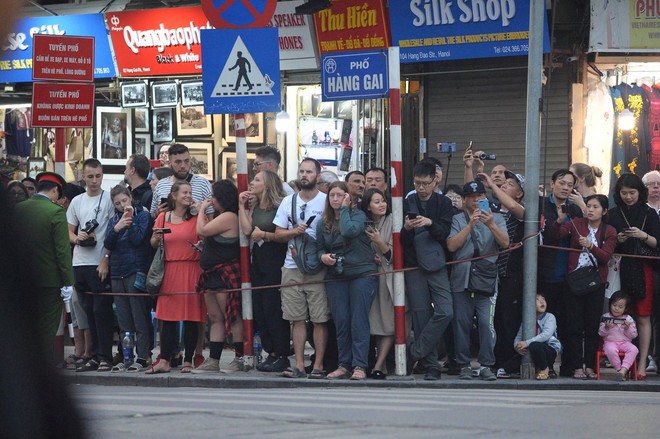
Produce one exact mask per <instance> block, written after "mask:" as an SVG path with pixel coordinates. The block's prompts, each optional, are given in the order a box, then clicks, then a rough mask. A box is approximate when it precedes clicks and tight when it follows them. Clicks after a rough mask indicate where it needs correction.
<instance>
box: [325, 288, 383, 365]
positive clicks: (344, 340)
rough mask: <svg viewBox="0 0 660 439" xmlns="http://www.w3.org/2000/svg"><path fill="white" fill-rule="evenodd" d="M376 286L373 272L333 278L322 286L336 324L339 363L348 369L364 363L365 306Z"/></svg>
mask: <svg viewBox="0 0 660 439" xmlns="http://www.w3.org/2000/svg"><path fill="white" fill-rule="evenodd" d="M377 288H378V279H377V278H376V277H375V276H369V277H358V278H355V279H350V280H333V281H330V282H328V283H327V284H326V286H325V291H326V294H327V296H328V305H329V306H330V311H331V312H332V318H333V320H334V322H335V326H336V328H337V348H338V350H339V361H338V363H339V366H343V367H345V368H347V369H349V368H351V367H363V368H366V367H367V365H368V360H367V357H368V353H369V310H370V309H371V303H372V302H373V300H374V297H376V289H377Z"/></svg>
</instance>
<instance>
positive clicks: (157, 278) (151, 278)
mask: <svg viewBox="0 0 660 439" xmlns="http://www.w3.org/2000/svg"><path fill="white" fill-rule="evenodd" d="M161 227H162V228H164V227H165V215H163V224H162V225H161ZM164 276H165V235H163V238H162V239H161V240H160V242H159V243H158V248H157V249H156V254H155V255H154V259H153V260H152V261H151V266H150V267H149V272H148V273H147V281H146V285H147V292H148V293H149V294H153V295H156V294H158V293H159V292H160V286H161V285H162V284H163V277H164Z"/></svg>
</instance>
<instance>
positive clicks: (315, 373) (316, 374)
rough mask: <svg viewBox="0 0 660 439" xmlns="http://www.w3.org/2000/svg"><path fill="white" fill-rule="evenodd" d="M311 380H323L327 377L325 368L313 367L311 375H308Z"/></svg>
mask: <svg viewBox="0 0 660 439" xmlns="http://www.w3.org/2000/svg"><path fill="white" fill-rule="evenodd" d="M307 378H309V379H310V380H322V379H323V378H325V370H321V369H312V371H311V372H310V374H309V376H308V377H307Z"/></svg>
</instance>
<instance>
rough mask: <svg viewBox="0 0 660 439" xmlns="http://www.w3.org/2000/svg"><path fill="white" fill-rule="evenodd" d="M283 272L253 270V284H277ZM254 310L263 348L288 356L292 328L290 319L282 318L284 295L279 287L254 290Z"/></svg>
mask: <svg viewBox="0 0 660 439" xmlns="http://www.w3.org/2000/svg"><path fill="white" fill-rule="evenodd" d="M281 280H282V272H281V271H280V270H278V271H277V272H276V273H263V272H260V271H259V270H252V285H253V286H255V287H258V286H262V285H277V284H279V283H280V282H281ZM252 311H253V313H254V320H255V322H256V324H257V327H258V328H259V330H260V331H261V343H262V345H263V349H264V350H265V351H266V352H268V353H270V354H273V355H277V356H282V355H284V356H288V355H289V351H290V349H291V347H290V344H289V340H291V329H290V324H289V321H288V320H284V319H283V318H282V296H281V294H280V289H279V288H267V289H263V290H254V291H252Z"/></svg>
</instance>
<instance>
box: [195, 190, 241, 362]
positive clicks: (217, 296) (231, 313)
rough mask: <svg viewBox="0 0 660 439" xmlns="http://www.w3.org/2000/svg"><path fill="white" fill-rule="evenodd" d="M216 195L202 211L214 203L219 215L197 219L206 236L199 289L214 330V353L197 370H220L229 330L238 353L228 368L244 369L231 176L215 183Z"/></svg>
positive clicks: (235, 202)
mask: <svg viewBox="0 0 660 439" xmlns="http://www.w3.org/2000/svg"><path fill="white" fill-rule="evenodd" d="M211 190H212V194H213V195H212V198H211V199H210V200H204V201H202V204H201V205H200V212H205V211H206V209H207V208H208V207H209V206H210V205H211V204H212V205H213V208H214V209H215V212H216V216H215V218H213V219H212V220H211V221H208V220H207V218H206V216H205V215H200V216H199V217H200V218H199V219H198V220H197V234H198V235H199V236H201V237H203V238H204V248H203V250H202V257H201V260H200V264H201V266H202V269H203V270H204V272H203V273H202V274H201V276H200V278H199V283H198V284H197V291H198V292H200V293H203V295H204V301H205V303H206V309H207V310H208V316H209V320H210V321H211V330H210V333H209V340H210V342H211V353H210V354H209V357H208V358H207V359H206V360H204V362H203V363H202V364H201V365H200V366H199V367H198V368H197V369H195V371H194V372H195V373H205V372H219V371H220V356H221V354H222V351H223V349H224V347H225V341H226V336H227V333H230V334H232V340H233V343H234V344H233V348H234V352H235V353H236V355H235V357H234V359H233V360H232V362H231V363H229V365H228V366H227V368H226V369H224V370H223V371H224V372H236V371H240V370H243V318H242V311H241V293H240V291H231V292H227V293H226V292H224V290H236V289H239V288H240V287H241V268H240V244H239V242H238V191H237V189H236V186H234V183H233V182H232V181H231V180H221V181H216V182H215V183H213V186H212V187H211Z"/></svg>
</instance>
